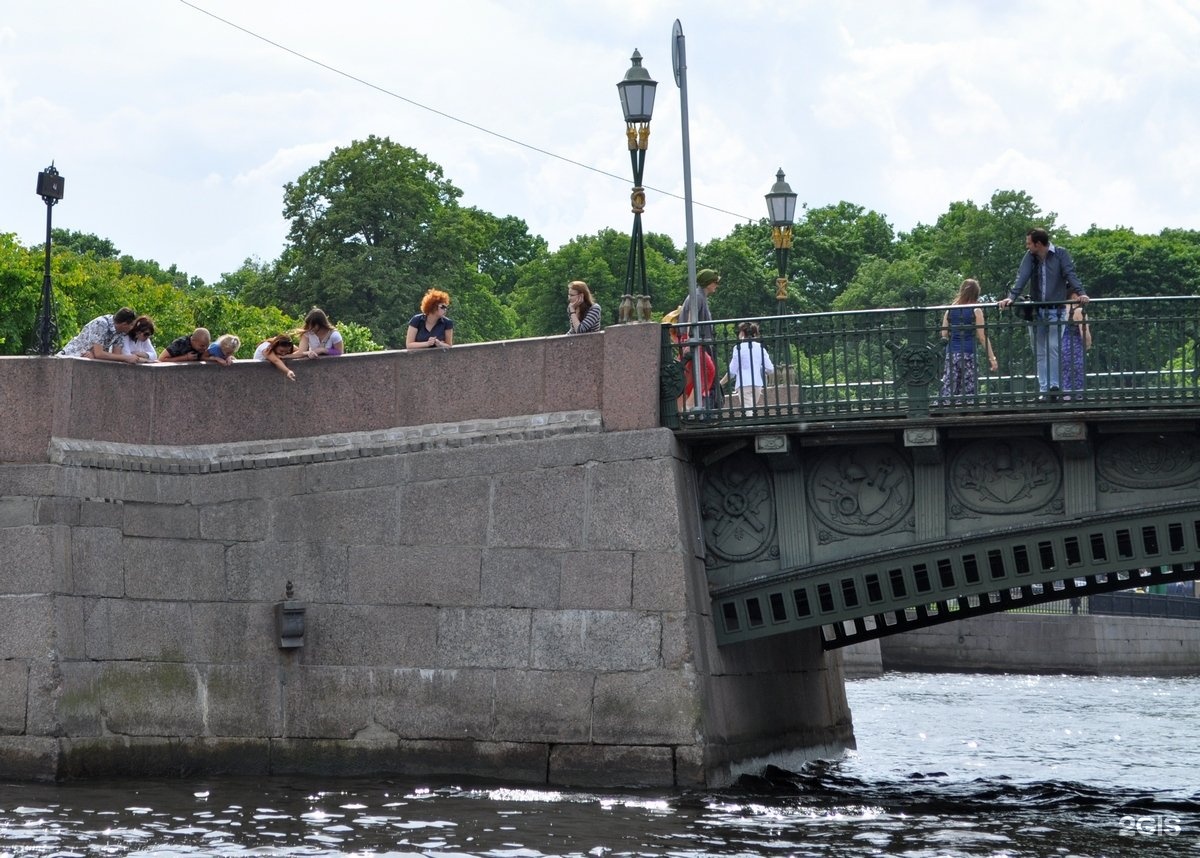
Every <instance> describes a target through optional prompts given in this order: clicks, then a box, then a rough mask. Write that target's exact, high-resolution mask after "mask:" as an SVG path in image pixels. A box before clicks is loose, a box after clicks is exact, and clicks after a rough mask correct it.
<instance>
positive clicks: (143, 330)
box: [113, 316, 158, 363]
mask: <svg viewBox="0 0 1200 858" xmlns="http://www.w3.org/2000/svg"><path fill="white" fill-rule="evenodd" d="M152 336H154V320H153V319H151V318H150V317H149V316H138V317H137V318H136V319H134V320H133V325H132V326H131V327H130V328H129V332H128V333H126V334H123V335H122V336H121V339H120V340H119V341H118V345H117V348H115V349H113V351H115V352H121V353H123V354H127V355H136V356H137V362H138V363H145V362H148V361H154V360H158V352H156V351H155V350H154V343H152V342H150V338H151V337H152Z"/></svg>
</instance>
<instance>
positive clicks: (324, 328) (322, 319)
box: [296, 307, 343, 358]
mask: <svg viewBox="0 0 1200 858" xmlns="http://www.w3.org/2000/svg"><path fill="white" fill-rule="evenodd" d="M342 348H343V346H342V335H341V334H340V333H338V329H337V328H335V327H334V326H333V324H332V323H331V322H330V321H329V317H328V316H326V315H325V311H324V310H322V309H321V308H320V307H313V308H312V309H311V310H309V311H308V315H307V316H305V317H304V330H302V331H301V332H300V343H299V345H298V346H297V348H296V357H303V358H315V357H320V356H321V355H340V354H341V353H342Z"/></svg>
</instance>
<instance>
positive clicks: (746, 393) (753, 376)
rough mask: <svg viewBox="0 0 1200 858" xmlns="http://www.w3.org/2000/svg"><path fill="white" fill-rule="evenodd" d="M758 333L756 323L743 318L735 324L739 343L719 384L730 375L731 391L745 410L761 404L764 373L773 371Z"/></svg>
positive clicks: (769, 357) (766, 374)
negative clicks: (732, 381)
mask: <svg viewBox="0 0 1200 858" xmlns="http://www.w3.org/2000/svg"><path fill="white" fill-rule="evenodd" d="M757 337H758V324H757V323H755V322H742V323H741V324H740V325H738V345H737V348H736V349H734V350H733V355H732V356H731V357H730V358H729V371H728V372H727V373H725V377H724V378H722V379H721V384H725V383H726V382H727V381H728V380H729V378H730V377H731V376H732V377H733V379H734V383H733V388H734V394H735V395H736V396H737V397H738V399H739V400H740V401H741V404H742V410H743V412H744V413H747V414H749V413H750V412H751V411H752V410H753V409H755V408H757V407H758V406H759V405H762V399H763V388H764V387H766V377H767V376H768V375H771V374H773V373H774V372H775V365H774V364H773V363H771V356H770V355H769V354H767V350H766V349H764V348H763V345H762V343H760V342H759V341H758V339H757Z"/></svg>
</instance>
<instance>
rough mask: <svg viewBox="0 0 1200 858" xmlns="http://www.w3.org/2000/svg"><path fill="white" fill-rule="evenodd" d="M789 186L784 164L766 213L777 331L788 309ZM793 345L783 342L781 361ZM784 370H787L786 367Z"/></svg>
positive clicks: (792, 214) (792, 213)
mask: <svg viewBox="0 0 1200 858" xmlns="http://www.w3.org/2000/svg"><path fill="white" fill-rule="evenodd" d="M797 196H798V195H797V194H795V193H793V192H792V188H791V186H790V185H788V183H787V182H786V181H784V176H783V168H782V167H780V168H779V172H778V173H776V174H775V184H773V185H772V186H771V191H770V193H768V194H767V214H768V217H770V219H771V243H772V244H774V245H775V268H776V270H777V271H778V272H779V276H778V277H777V278H776V279H775V315H776V316H778V317H780V319H779V331H778V333H779V334H780V335H782V334H783V320H782V316H783V315H784V313H785V311H786V309H787V297H788V276H787V275H788V256H790V255H791V252H792V226H793V225H794V224H795V222H796V197H797ZM791 354H792V349H791V347H790V346H788V345H786V344H785V345H784V352H783V361H782V365H783V366H784V367H787V366H789V365H790V364H791ZM784 372H785V373H786V372H787V370H786V369H785V370H784Z"/></svg>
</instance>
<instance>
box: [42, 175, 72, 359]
mask: <svg viewBox="0 0 1200 858" xmlns="http://www.w3.org/2000/svg"><path fill="white" fill-rule="evenodd" d="M65 184H66V179H64V178H63V177H62V176H60V175H59V174H58V170H56V169H54V162H53V161H51V162H50V166H49V167H47V168H46V169H45V170H43V171H42V172H40V173H38V182H37V192H38V195H39V196H41V198H42V200H44V201H45V203H46V266H45V271H44V273H43V275H42V308H41V310H40V311H39V312H38V322H37V330H36V331H35V332H34V341H35V343H36V346H37V353H38V354H39V355H41V356H43V357H46V356H48V355H50V354H52V353H53V352H54V345H55V341H56V340H57V339H58V324H57V322H55V320H54V294H53V292H52V291H51V289H50V223H51V212H53V211H54V204H55V203H57V202H58V201H59V200H61V199H62V198H63V186H64V185H65Z"/></svg>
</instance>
